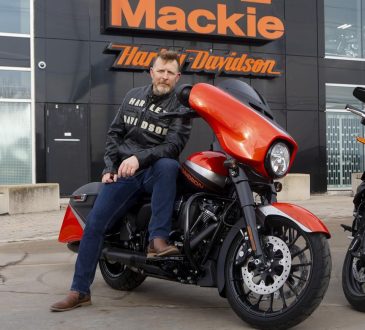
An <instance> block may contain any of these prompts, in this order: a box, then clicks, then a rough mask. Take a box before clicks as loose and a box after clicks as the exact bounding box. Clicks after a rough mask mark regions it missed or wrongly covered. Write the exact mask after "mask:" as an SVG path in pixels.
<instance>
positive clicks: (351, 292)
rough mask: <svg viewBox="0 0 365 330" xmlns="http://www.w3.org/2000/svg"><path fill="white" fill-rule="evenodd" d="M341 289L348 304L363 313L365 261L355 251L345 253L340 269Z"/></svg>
mask: <svg viewBox="0 0 365 330" xmlns="http://www.w3.org/2000/svg"><path fill="white" fill-rule="evenodd" d="M342 288H343V292H344V294H345V296H346V299H347V300H348V302H349V303H350V304H351V306H353V307H354V308H355V309H356V310H358V311H360V312H365V260H363V258H360V256H356V251H347V253H346V257H345V261H344V263H343V267H342Z"/></svg>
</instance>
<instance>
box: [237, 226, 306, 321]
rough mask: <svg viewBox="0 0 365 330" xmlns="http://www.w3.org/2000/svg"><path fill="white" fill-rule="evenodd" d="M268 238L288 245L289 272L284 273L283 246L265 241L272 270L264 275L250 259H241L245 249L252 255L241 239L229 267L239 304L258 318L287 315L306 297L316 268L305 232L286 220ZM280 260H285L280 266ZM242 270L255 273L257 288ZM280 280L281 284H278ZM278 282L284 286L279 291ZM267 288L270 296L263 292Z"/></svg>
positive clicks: (268, 232)
mask: <svg viewBox="0 0 365 330" xmlns="http://www.w3.org/2000/svg"><path fill="white" fill-rule="evenodd" d="M265 237H266V238H267V237H276V238H277V241H278V242H280V241H281V242H284V243H285V245H286V246H287V248H288V251H290V257H291V266H290V267H289V268H290V270H289V273H285V269H284V266H283V265H284V263H285V260H284V254H286V253H287V252H285V251H287V250H285V249H283V248H280V246H276V247H275V244H278V243H273V242H274V239H271V240H268V239H266V241H268V242H269V243H268V244H263V245H264V246H263V248H264V253H265V255H266V257H267V258H268V259H269V260H270V261H272V262H271V265H270V268H268V269H266V271H264V272H263V273H261V271H258V270H256V269H255V265H254V264H253V263H252V261H251V264H250V261H249V259H250V258H245V260H244V261H242V260H241V259H242V258H241V256H242V252H241V251H243V250H246V252H248V253H249V251H248V249H247V247H246V245H247V243H245V241H244V240H243V239H242V241H241V242H240V244H237V247H236V249H235V251H234V254H233V255H232V256H233V258H234V262H232V266H231V268H230V281H231V286H232V289H233V290H234V295H235V297H236V299H237V302H238V304H239V305H240V306H241V307H242V308H244V309H245V310H248V311H249V312H250V313H252V314H256V315H257V316H263V317H268V316H269V315H271V316H275V315H279V314H282V313H285V312H287V310H288V309H290V308H292V307H293V306H294V305H296V304H297V302H298V301H299V300H300V298H301V297H302V296H303V295H304V292H305V290H306V288H307V285H308V283H309V281H310V277H311V272H312V267H313V249H312V246H311V243H310V240H309V237H308V236H307V235H306V233H305V232H303V231H302V230H300V229H299V228H298V227H297V226H296V225H294V224H292V223H291V222H286V221H285V222H284V221H283V222H281V223H280V224H279V225H275V226H273V227H271V228H270V229H269V230H268V231H267V232H266V235H265ZM281 244H282V243H281ZM275 249H276V251H275ZM280 249H281V250H280ZM240 254H241V256H240ZM280 260H283V261H281V262H280V263H279V261H280ZM243 267H246V268H247V269H248V271H249V272H251V274H253V276H252V280H251V282H252V283H254V284H256V286H255V285H253V284H252V283H250V282H249V281H248V280H247V278H244V276H243V275H242V273H243V271H242V269H243ZM280 277H281V278H280ZM278 278H279V279H280V280H281V281H278ZM275 281H277V284H278V285H279V284H280V283H283V284H282V285H281V286H280V287H279V288H277V289H276V290H275V288H276V286H275ZM248 284H249V285H248ZM266 288H267V290H268V291H269V292H270V293H266V294H265V293H263V292H262V291H264V290H265V289H266ZM273 290H275V291H274V292H272V291H273Z"/></svg>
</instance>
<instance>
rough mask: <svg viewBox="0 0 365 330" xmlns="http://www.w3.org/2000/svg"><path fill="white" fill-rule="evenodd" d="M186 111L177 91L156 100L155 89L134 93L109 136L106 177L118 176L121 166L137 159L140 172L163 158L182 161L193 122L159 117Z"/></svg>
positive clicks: (118, 115)
mask: <svg viewBox="0 0 365 330" xmlns="http://www.w3.org/2000/svg"><path fill="white" fill-rule="evenodd" d="M186 110H188V109H187V108H186V107H184V106H182V105H181V104H180V103H179V101H178V99H177V96H176V93H175V92H174V91H173V92H171V93H169V94H166V95H162V96H156V95H153V93H152V85H149V86H145V87H139V88H134V89H132V90H130V91H129V92H128V93H127V95H126V96H125V98H124V100H123V102H122V104H121V106H120V107H119V111H118V113H117V115H116V117H115V118H114V120H113V122H112V124H111V126H110V128H109V131H108V134H107V140H106V148H105V155H104V162H105V168H104V170H103V174H105V173H117V172H118V168H119V165H120V164H121V162H122V161H123V160H124V159H126V158H128V157H130V156H133V155H134V156H136V157H137V159H138V161H139V170H141V169H143V168H146V167H149V166H150V165H152V164H153V163H154V162H155V161H156V160H158V159H160V158H173V159H178V157H179V154H180V153H181V151H182V150H183V148H184V147H185V144H186V142H187V141H188V138H189V135H190V129H191V121H190V120H189V119H181V118H173V119H161V118H159V117H158V113H162V112H172V111H173V112H175V111H186Z"/></svg>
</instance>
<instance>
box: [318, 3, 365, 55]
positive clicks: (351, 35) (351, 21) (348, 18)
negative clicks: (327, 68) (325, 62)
mask: <svg viewBox="0 0 365 330" xmlns="http://www.w3.org/2000/svg"><path fill="white" fill-rule="evenodd" d="M363 2H364V0H351V1H344V0H325V2H324V3H325V48H326V50H325V53H326V55H327V56H340V57H350V58H351V57H353V58H361V57H363V50H362V48H363V47H362V33H361V27H362V21H363V20H364V17H362V6H363V5H364V3H363Z"/></svg>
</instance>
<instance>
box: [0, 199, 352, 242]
mask: <svg viewBox="0 0 365 330" xmlns="http://www.w3.org/2000/svg"><path fill="white" fill-rule="evenodd" d="M67 203H68V200H67V199H61V203H60V205H61V207H60V210H59V211H51V212H38V213H26V214H14V215H0V228H1V230H0V243H7V242H20V241H34V240H50V239H56V238H57V237H58V231H59V229H60V226H61V224H62V220H63V216H64V213H65V210H66V206H67ZM290 203H294V204H298V205H301V206H303V207H305V208H307V209H308V210H309V211H311V212H312V213H314V214H315V215H316V216H318V217H319V218H320V219H322V220H323V221H324V222H325V223H327V224H330V222H332V221H336V220H341V219H342V218H349V217H351V215H352V197H350V196H341V195H327V194H324V195H312V196H311V198H310V200H306V201H290Z"/></svg>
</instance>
